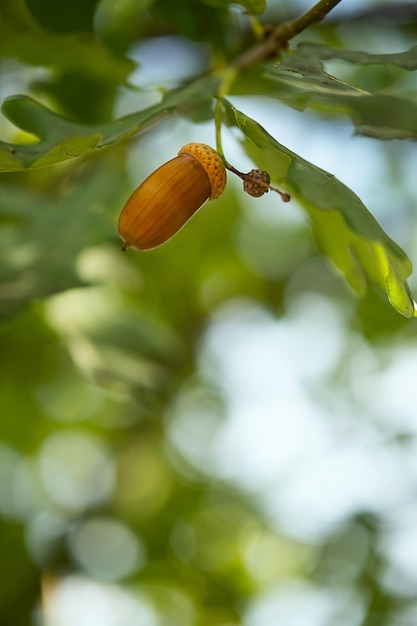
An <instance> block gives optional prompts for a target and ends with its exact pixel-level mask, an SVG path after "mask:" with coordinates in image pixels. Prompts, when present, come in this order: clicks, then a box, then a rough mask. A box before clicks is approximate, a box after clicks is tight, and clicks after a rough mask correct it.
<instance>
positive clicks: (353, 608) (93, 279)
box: [0, 0, 417, 626]
mask: <svg viewBox="0 0 417 626" xmlns="http://www.w3.org/2000/svg"><path fill="white" fill-rule="evenodd" d="M6 4H7V3H6ZM12 4H13V3H11V5H12ZM25 5H26V10H27V12H28V15H30V16H31V17H30V19H32V20H36V22H37V23H38V24H39V25H40V27H42V28H43V29H45V31H48V32H49V33H54V35H56V36H58V35H59V36H64V35H70V34H71V33H84V36H85V37H87V36H88V37H94V38H95V39H96V40H97V41H99V42H100V43H101V44H102V45H103V46H106V47H107V48H108V50H109V51H111V53H112V54H113V55H115V56H118V55H119V56H121V55H126V56H127V57H128V58H130V59H132V60H133V61H135V63H137V66H136V69H133V71H130V73H129V74H128V76H127V81H128V84H127V82H126V81H120V80H119V81H118V82H117V81H115V80H113V78H111V77H108V79H106V76H105V75H104V74H105V72H103V71H100V72H99V71H97V72H96V73H95V72H90V73H88V70H85V68H84V70H83V69H82V68H81V67H80V68H78V69H77V68H76V67H72V68H69V67H66V68H64V69H62V68H60V67H54V62H53V59H52V61H51V64H50V65H46V64H37V63H35V62H31V60H30V49H28V50H25V51H23V53H22V58H23V60H22V58H20V57H19V59H18V58H13V57H11V56H10V55H8V54H4V53H2V46H1V43H0V53H1V54H2V58H1V60H0V72H1V77H0V96H1V100H2V101H3V100H4V98H5V97H7V96H9V95H13V94H17V93H23V94H28V95H32V96H33V97H35V98H36V99H37V100H38V101H39V102H42V103H44V104H46V105H47V106H48V107H49V108H51V109H53V110H54V111H57V112H58V113H60V114H62V115H65V116H67V117H70V118H71V119H73V120H76V121H78V122H80V123H99V122H106V121H109V120H111V119H115V118H117V117H119V116H122V115H125V114H128V113H130V112H132V111H136V110H138V109H140V108H142V107H146V106H148V105H150V104H152V103H153V102H157V101H159V99H160V94H161V89H162V90H166V89H170V88H173V87H176V86H178V85H179V84H181V82H182V81H183V80H185V79H189V78H191V77H192V76H195V75H199V74H202V73H204V72H206V71H207V69H208V68H209V67H210V66H211V65H212V64H213V62H215V60H216V57H220V56H221V57H222V58H226V59H227V58H232V57H233V56H234V55H235V54H236V53H237V52H238V51H239V49H240V47H242V45H243V44H242V42H244V41H245V38H247V39H248V41H250V40H251V34H250V32H251V31H250V20H249V17H248V16H246V15H244V12H243V9H242V7H238V6H237V5H233V6H232V7H229V6H226V5H225V3H222V2H220V1H219V2H210V3H209V2H203V1H202V0H201V2H198V1H194V0H177V2H176V3H175V9H173V6H172V4H171V3H170V2H168V1H167V0H154V1H153V2H144V1H141V0H117V1H116V2H112V1H110V0H101V1H96V0H88V1H85V0H77V1H76V0H72V1H71V2H69V1H68V2H64V1H63V0H62V1H61V2H59V3H57V2H55V1H53V0H26V3H25ZM311 5H312V2H307V1H301V0H300V1H297V2H296V1H295V0H292V1H290V0H288V1H284V0H279V1H278V0H277V1H275V2H273V1H268V9H267V11H266V14H265V16H264V17H263V18H262V19H263V21H264V22H265V23H273V24H276V23H278V22H279V21H281V20H285V19H290V18H292V17H294V16H295V15H297V14H298V13H300V12H301V11H303V10H306V9H307V8H309V7H310V6H311ZM18 6H19V7H22V6H23V0H22V2H20V0H19V1H18V2H15V4H14V7H15V8H16V7H18ZM22 10H23V9H22ZM416 33H417V12H416V9H415V3H408V4H407V3H401V2H393V1H392V0H391V1H389V2H382V1H376V0H375V1H368V2H366V3H363V2H360V1H357V2H356V1H355V2H353V1H350V2H348V1H346V2H343V1H342V2H341V4H340V5H339V6H338V7H337V8H336V9H335V10H334V11H333V12H332V13H331V14H330V15H329V16H328V19H327V20H326V22H325V23H323V24H322V25H319V26H317V27H314V28H312V29H310V30H309V31H308V32H305V33H303V34H302V35H301V36H300V37H299V38H298V39H297V41H301V40H306V41H307V40H308V41H316V42H320V41H323V42H326V43H329V44H332V45H338V46H340V47H345V48H348V49H354V50H355V49H360V50H366V51H368V52H378V53H382V52H401V51H404V50H407V49H408V48H410V47H411V46H412V45H413V43H414V42H415V40H416ZM58 65H59V63H58ZM132 67H133V66H132ZM326 67H327V69H328V71H329V72H330V73H333V72H334V73H335V74H336V75H337V76H339V77H341V78H342V79H343V80H346V81H347V82H352V83H353V84H356V85H360V86H362V87H364V88H366V86H367V85H372V86H373V88H375V86H377V87H378V88H380V89H382V90H388V91H389V90H390V89H391V90H395V89H397V90H398V89H399V90H401V89H402V90H403V91H406V92H409V93H412V92H414V94H415V90H416V79H415V76H414V75H413V74H412V73H411V72H406V71H405V70H400V69H398V68H395V67H393V66H392V67H389V66H383V67H378V66H370V67H361V66H355V65H352V64H347V63H343V62H336V61H332V62H328V63H326ZM102 69H103V68H102ZM83 72H84V73H83ZM231 101H232V103H233V104H235V105H236V106H237V107H238V108H239V109H241V110H242V111H244V112H245V113H246V114H247V115H250V116H252V117H253V118H255V119H256V120H257V121H259V122H260V123H261V124H262V125H263V126H264V127H265V128H266V129H267V130H268V132H270V133H271V134H272V135H273V136H274V137H276V138H277V139H278V140H279V141H280V142H281V143H282V144H284V145H285V146H287V147H288V148H290V149H291V150H293V151H294V152H297V153H298V154H300V155H301V156H302V157H303V158H305V159H307V160H309V161H311V162H312V163H314V164H316V165H318V166H320V167H323V168H324V169H327V170H328V171H330V172H331V173H333V174H335V175H336V176H337V177H338V178H339V179H340V180H342V181H343V182H344V183H345V184H347V185H348V186H350V187H351V188H352V189H353V191H355V193H357V194H358V195H359V197H360V198H361V199H362V200H363V201H364V203H365V204H366V206H367V207H368V208H369V210H370V211H371V212H372V213H373V214H374V215H375V217H376V218H377V219H378V221H379V222H380V223H381V224H382V226H383V227H384V229H385V230H386V232H387V233H388V234H389V235H390V236H391V237H393V238H394V239H395V240H396V241H397V242H398V243H399V244H400V245H401V246H402V247H403V248H404V249H405V251H406V252H407V254H408V255H409V257H410V258H411V260H412V261H413V262H414V265H415V264H416V263H417V253H416V241H417V213H416V205H417V191H416V186H415V163H416V161H415V153H414V150H415V148H414V145H413V144H412V143H411V142H400V141H390V142H381V141H377V140H375V139H369V138H363V137H358V136H354V134H353V130H352V125H351V123H350V122H349V120H347V118H345V117H343V116H342V115H340V114H333V115H331V114H330V113H329V112H327V113H320V112H311V111H304V112H299V111H295V110H292V109H289V108H288V107H286V106H284V105H283V104H280V103H279V102H278V101H275V100H274V101H272V100H269V99H268V98H262V97H259V96H256V97H249V96H245V97H244V96H239V97H237V96H235V97H232V98H231ZM210 117H211V116H210V112H208V113H207V114H206V115H205V114H204V111H198V112H197V113H196V112H195V111H184V115H181V116H180V115H177V114H176V115H173V116H170V117H168V118H166V119H164V120H162V121H161V122H159V123H158V124H155V125H154V126H152V127H151V128H149V129H148V130H147V131H146V132H144V133H142V134H140V135H139V136H137V137H136V138H134V139H133V140H131V141H130V142H123V143H121V144H118V145H117V146H115V147H113V148H109V149H106V150H102V151H98V152H97V156H93V157H91V156H89V157H88V158H84V159H78V160H72V161H69V162H66V163H63V164H61V165H58V166H55V167H51V168H43V169H35V170H27V171H23V172H11V173H2V174H1V175H0V181H1V185H0V220H1V229H0V249H1V253H0V255H1V256H0V259H1V262H0V263H1V264H0V314H1V325H0V415H1V418H0V554H1V559H0V580H1V583H0V623H1V624H4V625H5V626H11V625H13V626H26V625H34V626H74V625H76V626H168V625H169V626H209V625H210V626H238V625H242V626H274V625H281V624H282V625H283V626H334V625H335V624H337V626H413V625H415V624H416V623H417V565H416V564H417V406H416V402H415V390H414V385H415V380H416V373H417V335H416V322H415V321H408V320H406V319H405V318H402V317H401V316H400V315H399V314H398V313H396V312H395V311H394V310H393V309H392V307H390V305H389V304H388V303H387V301H386V299H385V296H384V295H381V294H380V293H379V292H377V291H376V290H375V289H374V288H373V287H372V286H371V285H370V286H369V291H368V294H367V296H366V297H365V298H364V299H362V300H358V299H357V298H356V297H355V295H354V294H353V293H352V292H351V291H350V290H349V288H348V287H347V285H346V283H345V280H344V278H343V277H342V276H341V275H339V274H338V273H337V271H336V270H335V269H334V267H333V266H331V265H330V264H329V262H328V261H327V260H325V259H323V257H321V256H320V254H319V253H318V251H317V248H316V246H315V243H314V239H313V237H312V233H311V229H310V225H309V222H308V220H307V218H306V217H305V215H304V214H303V213H302V211H301V209H300V208H299V207H298V206H297V203H296V202H295V201H292V202H290V203H288V204H283V203H282V202H281V201H280V199H279V197H278V196H277V195H275V194H272V193H269V194H267V195H265V196H263V197H262V198H260V199H254V198H250V197H249V196H247V195H244V194H243V193H242V190H241V184H240V181H239V180H234V179H232V178H231V177H230V176H229V184H228V187H227V190H226V192H225V193H224V195H223V196H222V197H221V198H220V199H219V200H218V201H216V202H213V203H209V204H208V205H207V206H205V207H204V208H203V209H202V210H201V211H200V212H199V213H198V214H197V215H196V216H195V217H194V218H193V220H191V222H190V223H189V224H188V225H187V226H186V227H185V228H184V229H183V230H182V231H181V232H180V233H179V234H178V235H177V236H176V237H175V238H174V239H172V240H171V241H170V242H168V243H167V244H166V245H165V246H163V247H161V248H159V249H156V250H154V251H150V252H146V253H138V252H134V251H132V250H130V251H128V252H126V253H122V252H121V241H120V240H119V237H118V235H117V219H118V215H119V213H120V211H121V209H122V207H123V205H124V202H125V201H126V199H127V198H128V196H129V195H130V193H131V192H132V191H133V189H134V188H135V187H136V186H137V185H138V184H139V183H140V182H141V181H142V180H143V179H144V178H145V177H146V176H147V175H148V174H149V173H151V172H152V171H153V169H155V168H156V167H157V166H159V165H160V164H161V163H163V162H164V161H166V160H168V159H169V158H171V157H172V156H174V155H175V154H176V153H177V152H178V149H179V148H180V147H181V146H182V145H184V144H185V143H187V142H189V141H198V142H203V143H209V144H211V145H214V126H213V122H212V120H211V119H210ZM0 131H1V133H0V134H1V138H2V139H3V140H6V141H12V142H15V143H19V142H27V141H30V140H31V138H30V137H29V136H27V135H25V133H24V132H23V131H21V130H18V129H16V127H14V126H13V125H12V124H11V123H10V122H8V121H7V120H6V118H4V117H2V118H1V119H0ZM223 141H224V147H225V151H226V155H227V156H228V158H229V160H230V161H232V162H233V164H234V165H235V166H236V167H238V168H239V169H240V170H243V171H247V170H248V169H251V167H252V164H251V163H250V162H249V161H248V159H247V157H246V156H245V154H244V153H243V151H242V150H241V149H240V146H239V142H238V141H237V138H236V136H235V135H234V133H233V132H231V131H228V130H227V129H225V131H224V138H223ZM416 283H417V281H416V280H415V278H413V277H412V280H411V281H410V285H411V287H412V288H413V289H414V293H416V292H417V284H416Z"/></svg>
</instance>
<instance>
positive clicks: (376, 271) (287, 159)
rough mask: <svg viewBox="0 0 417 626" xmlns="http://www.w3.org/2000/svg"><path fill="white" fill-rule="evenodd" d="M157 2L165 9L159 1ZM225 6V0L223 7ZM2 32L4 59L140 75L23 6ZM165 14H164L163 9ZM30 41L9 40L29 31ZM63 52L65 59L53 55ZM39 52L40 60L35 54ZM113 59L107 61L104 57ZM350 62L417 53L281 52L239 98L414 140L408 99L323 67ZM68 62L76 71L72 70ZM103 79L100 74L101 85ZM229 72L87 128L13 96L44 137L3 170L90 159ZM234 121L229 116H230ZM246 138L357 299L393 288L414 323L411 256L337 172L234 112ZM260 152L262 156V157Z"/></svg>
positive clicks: (21, 148)
mask: <svg viewBox="0 0 417 626" xmlns="http://www.w3.org/2000/svg"><path fill="white" fill-rule="evenodd" d="M156 4H157V5H158V3H156ZM221 4H222V3H221ZM242 4H243V5H244V6H245V7H246V9H247V10H249V11H251V12H261V11H262V10H263V8H264V3H261V2H244V3H242ZM2 6H3V13H4V16H3V20H2V29H3V31H4V33H7V34H8V36H7V37H6V38H5V41H3V46H4V49H5V53H6V54H10V55H14V56H19V58H21V59H22V60H27V59H28V57H29V54H28V51H30V54H31V55H32V57H31V62H32V63H38V64H46V63H47V59H48V58H49V59H50V58H53V62H54V65H55V64H57V65H58V66H59V67H60V69H61V71H64V72H68V71H69V72H72V71H74V66H73V65H72V64H74V63H78V59H79V58H81V57H82V56H85V57H86V58H87V59H89V62H91V66H89V65H88V63H87V64H85V63H83V64H82V67H83V72H85V73H86V76H87V77H89V76H91V74H92V73H93V72H95V71H96V70H95V68H96V67H102V68H103V67H105V68H106V71H105V74H106V76H105V80H106V81H108V82H110V83H113V84H117V83H118V82H121V81H124V80H125V79H126V77H127V75H128V72H129V70H131V69H132V67H131V64H130V62H129V61H128V60H126V59H124V58H119V57H111V56H110V55H109V53H108V52H107V51H106V49H105V48H104V47H103V46H102V45H101V44H97V43H96V42H92V41H88V42H84V41H83V42H82V43H81V44H80V42H79V41H78V40H77V39H75V40H74V38H72V37H70V38H69V39H68V40H67V41H66V44H68V45H67V47H65V46H64V42H63V38H64V36H59V37H61V39H60V38H59V37H58V40H57V39H56V36H51V37H50V39H48V38H46V39H45V38H43V37H42V36H41V32H40V29H39V27H38V26H37V25H36V24H35V23H34V21H33V19H32V18H29V14H28V11H27V10H25V9H24V5H23V2H22V3H21V4H20V5H19V3H10V2H6V3H3V5H2ZM159 8H160V9H161V7H159ZM23 25H25V29H24V37H23V35H22V37H23V39H22V41H21V39H20V38H16V37H13V38H12V37H11V36H10V33H14V32H16V31H19V30H22V29H23ZM56 47H58V50H60V51H61V54H62V55H63V58H62V60H61V58H60V56H59V54H58V56H57V55H56V54H55V53H54V54H53V56H52V48H53V49H55V48H56ZM33 50H35V55H34V56H33ZM106 55H107V56H106ZM335 58H336V59H342V60H344V61H348V62H350V63H355V64H357V65H381V66H387V65H389V66H395V67H397V68H400V69H404V70H407V71H413V70H415V69H416V63H417V60H416V47H415V46H414V47H412V48H411V49H410V50H408V51H407V52H403V53H397V54H368V53H366V52H357V51H350V50H339V49H336V48H334V47H330V46H327V45H325V44H314V43H308V42H303V43H301V44H300V45H299V46H298V48H296V49H292V50H291V51H289V52H285V53H284V52H283V53H282V54H281V58H280V60H279V62H275V63H272V64H266V65H265V64H261V65H258V66H256V67H255V68H254V69H253V71H252V72H251V73H250V76H249V78H248V76H243V77H242V79H241V80H240V79H239V77H238V78H237V80H236V84H235V92H239V91H240V92H241V93H255V94H257V95H265V94H267V95H268V96H269V97H272V98H277V99H278V100H280V101H281V102H284V103H285V104H287V105H289V106H291V107H294V108H296V109H299V110H300V109H301V110H302V109H305V108H307V107H310V108H314V109H318V110H321V111H326V112H327V113H328V114H329V115H334V114H340V113H342V114H344V115H347V116H349V117H350V118H351V120H352V123H353V124H354V127H355V131H356V133H357V134H362V135H365V136H370V137H375V138H378V139H415V138H416V136H417V126H416V119H417V105H416V103H415V101H414V100H413V99H412V98H410V97H407V96H406V95H393V94H391V93H380V92H379V91H377V92H374V91H372V90H368V89H364V88H360V87H357V86H355V85H353V84H348V83H346V82H344V81H342V80H340V79H338V78H337V77H335V76H332V75H330V74H328V73H327V72H326V71H325V69H324V66H323V61H324V60H327V59H335ZM68 59H71V66H70V67H68ZM99 79H101V80H103V79H104V78H103V76H100V75H98V76H96V80H99ZM220 84H221V72H218V73H217V74H216V77H213V76H211V75H209V76H208V77H206V78H198V79H197V80H196V81H194V82H191V83H190V84H187V85H185V86H184V87H180V88H178V89H176V90H174V91H172V92H168V93H166V94H165V95H164V97H163V99H162V101H161V102H160V103H159V104H156V105H152V106H151V107H148V108H146V109H144V110H140V111H138V112H137V113H133V114H130V115H128V116H127V117H124V118H121V119H118V120H115V121H111V122H107V123H104V124H89V125H87V124H80V123H78V122H76V121H71V120H70V119H68V118H67V117H63V116H61V115H58V114H57V113H54V112H53V111H51V110H50V109H49V108H47V107H45V106H43V105H41V104H40V103H39V102H37V101H35V100H33V99H32V98H30V97H27V96H12V97H10V98H8V99H7V100H6V101H5V103H4V104H3V108H2V110H3V113H4V115H5V116H6V117H7V118H8V119H9V120H10V121H11V122H13V124H15V125H16V126H17V127H19V128H21V129H22V130H24V131H25V132H26V133H29V134H31V135H33V136H34V137H35V138H36V143H31V144H20V145H16V144H8V143H6V142H0V169H1V170H2V171H18V170H24V169H26V168H38V167H45V166H52V165H55V164H58V163H61V162H63V161H67V160H71V159H74V158H79V157H81V156H87V155H89V154H92V153H94V152H95V151H97V150H98V149H101V148H105V147H108V146H111V145H112V146H114V145H116V144H118V143H120V142H122V141H124V140H126V139H127V138H129V137H130V136H132V135H134V134H136V133H138V132H140V131H142V130H144V129H145V128H147V127H149V126H150V125H152V124H155V123H157V122H158V121H159V120H160V119H161V118H162V117H164V116H167V115H169V114H172V113H174V112H181V109H182V108H184V107H192V106H195V105H197V104H198V103H201V102H204V101H207V100H210V99H213V98H215V97H216V95H217V93H218V89H219V85H220ZM228 120H229V123H230V120H231V117H230V116H229V118H228ZM233 123H235V124H236V125H237V126H238V127H239V128H240V130H241V131H242V132H243V134H244V136H245V138H246V140H245V141H244V145H245V147H246V149H247V150H248V153H250V154H251V156H252V158H253V159H254V161H255V162H256V163H257V165H259V166H261V167H263V168H264V169H267V170H268V171H269V173H270V175H271V177H272V180H273V181H276V182H278V183H280V184H283V185H284V186H286V188H287V189H288V190H289V191H290V192H291V194H292V196H293V198H295V199H296V200H297V201H299V203H300V204H301V205H302V206H303V207H305V208H306V210H307V211H308V213H309V216H310V218H311V220H312V224H313V229H314V234H315V236H316V239H317V242H318V245H319V247H320V249H321V250H322V252H323V253H324V254H326V255H327V256H329V257H330V258H331V259H332V260H333V261H334V262H335V263H336V265H337V266H338V267H339V268H340V269H341V270H342V271H343V272H344V273H345V274H346V276H347V279H348V281H349V283H350V285H351V286H352V287H353V288H354V289H355V290H356V291H357V293H358V294H359V295H363V294H364V293H365V292H366V284H367V279H370V280H371V281H372V282H373V283H375V284H376V285H377V286H378V287H379V288H380V289H382V290H383V291H386V293H387V296H388V298H389V300H390V302H391V303H392V305H393V306H394V307H395V308H396V309H397V310H398V311H399V312H400V313H402V314H403V315H405V316H406V317H412V316H413V315H414V313H415V305H414V301H413V298H412V296H411V294H410V291H409V289H408V286H407V282H406V280H407V277H408V276H409V275H410V273H411V264H410V262H409V260H408V258H407V256H406V255H405V254H404V252H403V251H402V250H401V249H400V248H399V247H398V246H397V245H396V244H395V243H394V242H393V241H391V239H390V238H389V237H388V236H387V235H386V234H385V233H384V232H383V231H382V229H381V228H380V227H379V226H378V224H377V223H376V221H375V220H374V219H373V218H372V216H371V215H370V214H369V212H368V211H367V209H366V207H365V206H364V205H363V203H361V201H360V200H359V199H358V198H357V197H356V196H355V194H354V193H353V192H351V191H350V190H349V189H347V188H346V187H345V186H344V185H342V184H341V183H340V182H339V181H337V180H336V179H335V178H334V177H333V176H332V175H331V174H330V173H327V172H324V171H321V170H319V169H318V168H317V167H315V166H314V165H312V164H310V163H308V162H306V161H305V160H304V159H302V157H300V156H298V155H296V154H294V153H291V152H290V151H289V150H287V149H286V148H284V147H283V146H281V145H280V144H279V143H278V142H277V141H276V140H275V139H274V138H272V137H270V136H269V135H268V134H267V133H266V132H265V131H263V130H262V129H261V127H260V126H259V124H256V123H254V122H252V120H249V119H248V118H247V117H245V116H244V115H243V114H241V113H239V112H236V116H235V120H234V122H233ZM254 145H256V146H257V148H258V154H256V155H255V154H254V149H253V147H254Z"/></svg>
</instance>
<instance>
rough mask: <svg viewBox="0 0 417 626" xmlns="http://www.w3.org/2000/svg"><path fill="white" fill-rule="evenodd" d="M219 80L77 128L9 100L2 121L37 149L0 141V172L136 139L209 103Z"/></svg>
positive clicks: (20, 99)
mask: <svg viewBox="0 0 417 626" xmlns="http://www.w3.org/2000/svg"><path fill="white" fill-rule="evenodd" d="M218 83H219V79H217V78H213V77H207V78H205V79H202V80H201V81H196V82H195V83H191V84H189V85H187V86H185V87H182V88H180V89H177V90H173V91H170V92H168V93H167V94H166V95H165V97H164V98H163V99H162V101H161V102H160V103H158V104H155V105H152V106H150V107H147V108H146V109H143V110H141V111H136V112H135V113H132V114H130V115H127V116H125V117H122V118H120V119H118V120H115V121H113V122H110V123H107V124H94V125H87V124H79V123H77V122H73V121H72V120H69V119H67V118H65V117H63V116H61V115H58V114H57V113H54V112H53V111H51V110H50V109H48V108H47V107H45V106H43V105H42V104H40V103H39V102H37V101H36V100H34V99H33V98H29V97H27V96H11V97H10V98H7V99H6V100H5V102H4V103H3V107H2V111H3V113H4V115H5V116H6V117H7V118H8V119H9V120H10V121H11V122H13V124H15V125H16V126H17V127H19V128H21V129H22V130H24V131H25V132H27V133H30V134H32V135H34V137H36V138H37V139H38V141H37V142H36V143H33V142H32V143H26V144H10V143H6V142H1V141H0V171H16V170H22V169H26V168H38V167H46V166H51V165H55V164H57V163H61V162H63V161H67V160H69V159H73V158H76V157H80V156H84V155H86V154H88V153H89V152H91V151H93V150H96V149H100V148H105V147H108V146H110V145H112V144H115V143H117V142H119V141H122V140H124V139H126V138H128V137H129V136H131V135H133V134H135V133H138V132H139V131H141V130H143V129H145V128H147V127H148V126H149V125H151V124H153V123H155V122H156V121H158V120H159V119H161V118H162V117H164V116H166V115H169V114H170V113H172V112H174V111H178V112H182V111H183V110H185V112H187V110H188V109H189V108H190V107H192V105H193V104H198V103H199V102H204V101H206V100H209V99H210V98H212V97H213V95H214V94H215V92H216V90H217V88H218Z"/></svg>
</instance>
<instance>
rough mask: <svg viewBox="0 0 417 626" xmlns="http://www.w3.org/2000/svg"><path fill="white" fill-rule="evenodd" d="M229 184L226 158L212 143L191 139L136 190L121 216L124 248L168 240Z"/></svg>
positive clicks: (149, 245) (153, 245) (154, 244)
mask: <svg viewBox="0 0 417 626" xmlns="http://www.w3.org/2000/svg"><path fill="white" fill-rule="evenodd" d="M225 186H226V169H225V166H224V162H223V159H222V158H221V157H220V155H219V154H218V153H217V152H216V151H215V150H214V149H213V148H211V147H210V146H207V145H205V144H202V143H189V144H187V145H185V146H184V147H182V148H181V150H180V151H179V152H178V155H177V156H176V157H174V158H173V159H171V160H170V161H168V162H167V163H165V164H164V165H161V166H160V167H159V168H158V169H156V170H155V171H154V172H153V173H152V174H151V175H150V176H148V178H147V179H146V180H144V181H143V183H142V184H141V185H139V187H138V188H137V189H136V190H135V191H134V192H133V193H132V195H131V196H130V198H129V199H128V201H127V202H126V204H125V206H124V208H123V210H122V212H121V214H120V218H119V225H118V228H119V234H120V237H121V238H122V239H123V241H124V245H123V250H126V249H127V248H135V249H136V250H150V249H151V248H156V247H157V246H160V245H161V244H163V243H165V242H166V241H168V239H170V238H171V237H172V236H173V235H175V233H177V232H178V231H179V230H180V228H182V227H183V226H184V224H185V223H186V222H187V221H188V220H189V219H190V218H191V217H192V216H193V215H194V213H195V212H196V211H198V209H199V208H200V207H201V206H202V205H203V204H204V203H205V202H206V201H207V200H214V199H215V198H218V197H219V196H220V195H221V194H222V193H223V191H224V188H225Z"/></svg>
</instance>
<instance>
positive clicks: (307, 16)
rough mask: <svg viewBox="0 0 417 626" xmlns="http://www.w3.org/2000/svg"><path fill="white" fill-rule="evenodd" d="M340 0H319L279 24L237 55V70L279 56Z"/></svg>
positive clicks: (233, 64)
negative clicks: (290, 19)
mask: <svg viewBox="0 0 417 626" xmlns="http://www.w3.org/2000/svg"><path fill="white" fill-rule="evenodd" d="M339 2H341V0H319V2H317V4H315V5H314V7H312V8H311V9H309V10H308V11H307V12H306V13H304V14H303V15H301V16H300V17H298V18H296V19H295V20H293V21H291V22H284V23H283V24H280V25H279V26H277V27H276V28H275V29H274V30H273V31H272V32H271V33H270V34H269V35H268V36H267V37H266V38H265V39H264V40H263V41H262V42H261V43H258V44H256V45H255V46H253V47H252V48H249V50H246V51H245V52H244V53H243V54H241V55H240V56H239V57H237V58H236V59H235V60H234V62H233V63H232V67H233V68H235V69H237V70H245V69H248V68H249V67H251V66H252V65H256V64H257V63H261V62H262V61H265V60H266V59H268V58H271V57H274V56H277V55H278V54H279V52H280V51H281V50H283V49H284V48H285V47H286V46H287V43H288V41H290V39H292V38H293V37H295V36H296V35H299V34H300V33H302V32H303V31H304V30H305V29H306V28H308V27H309V26H311V25H312V24H316V23H317V22H320V21H321V20H322V19H323V18H324V17H326V15H327V14H328V13H329V12H330V11H331V10H332V9H334V7H335V6H336V5H337V4H339Z"/></svg>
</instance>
